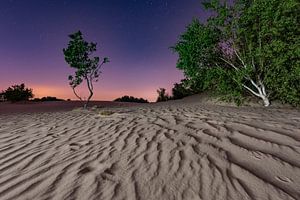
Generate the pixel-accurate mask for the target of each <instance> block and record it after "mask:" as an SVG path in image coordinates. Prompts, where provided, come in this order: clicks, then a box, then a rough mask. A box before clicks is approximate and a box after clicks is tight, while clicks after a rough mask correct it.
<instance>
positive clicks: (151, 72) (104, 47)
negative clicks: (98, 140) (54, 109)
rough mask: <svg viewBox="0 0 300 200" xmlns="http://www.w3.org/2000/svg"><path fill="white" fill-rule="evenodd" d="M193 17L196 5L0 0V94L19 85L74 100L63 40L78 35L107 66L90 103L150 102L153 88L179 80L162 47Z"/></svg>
mask: <svg viewBox="0 0 300 200" xmlns="http://www.w3.org/2000/svg"><path fill="white" fill-rule="evenodd" d="M193 17H197V18H200V19H201V20H203V21H204V20H205V19H206V18H207V16H206V14H205V13H204V12H203V10H202V8H201V1H199V0H185V1H183V0H152V1H151V0H126V1H124V0H98V1H97V0H64V1H62V0H43V1H41V0H26V1H24V0H2V1H1V6H0V25H1V28H0V91H1V90H4V89H6V88H7V87H9V86H11V85H13V84H20V83H25V85H26V86H28V87H30V88H33V93H34V94H35V97H42V96H47V95H48V96H56V97H58V98H64V99H67V98H70V99H76V98H75V97H74V95H73V93H72V91H71V89H70V87H69V85H68V80H67V77H68V75H69V74H72V73H73V69H71V68H70V67H69V66H68V65H67V64H66V63H65V61H64V56H63V52H62V49H63V48H65V47H66V46H67V43H68V40H69V38H68V34H70V33H73V32H75V31H77V30H81V31H82V33H83V36H84V38H85V40H87V41H90V42H91V41H93V42H96V43H98V46H97V47H98V48H97V49H98V50H97V53H96V54H97V55H99V56H100V57H103V56H107V57H109V58H110V60H111V62H110V63H108V64H106V65H105V66H104V68H103V70H102V75H101V78H100V80H99V82H98V83H96V84H95V95H94V97H93V100H113V99H115V98H117V97H120V96H123V95H132V96H136V97H142V98H146V99H148V100H150V101H154V100H155V99H156V96H157V94H156V89H158V88H159V87H164V88H168V89H170V88H171V87H172V86H173V84H174V83H175V82H179V81H180V80H181V79H182V78H183V74H182V72H181V71H179V70H177V69H176V60H177V55H176V54H173V53H172V52H171V50H170V49H169V47H170V46H172V45H173V44H175V42H176V41H177V38H178V36H179V35H180V34H181V33H182V32H183V31H184V28H185V26H186V25H187V24H188V23H190V22H191V20H192V18H193ZM79 94H82V95H83V96H84V95H85V91H84V90H80V92H79Z"/></svg>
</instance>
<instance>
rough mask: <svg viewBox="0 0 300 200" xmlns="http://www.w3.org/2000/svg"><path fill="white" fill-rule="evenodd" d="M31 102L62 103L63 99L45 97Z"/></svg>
mask: <svg viewBox="0 0 300 200" xmlns="http://www.w3.org/2000/svg"><path fill="white" fill-rule="evenodd" d="M32 101H36V102H39V101H41V102H43V101H64V100H63V99H58V98H56V97H50V96H47V97H42V98H34V99H33V100H32Z"/></svg>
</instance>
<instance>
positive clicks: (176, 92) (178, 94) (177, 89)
mask: <svg viewBox="0 0 300 200" xmlns="http://www.w3.org/2000/svg"><path fill="white" fill-rule="evenodd" d="M196 93H197V91H196V90H193V89H192V88H190V87H189V86H188V85H187V80H186V79H183V80H181V82H180V83H175V84H174V86H173V88H172V96H171V99H173V100H176V99H182V98H184V97H187V96H191V95H193V94H196Z"/></svg>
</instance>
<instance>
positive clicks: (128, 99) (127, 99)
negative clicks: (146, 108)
mask: <svg viewBox="0 0 300 200" xmlns="http://www.w3.org/2000/svg"><path fill="white" fill-rule="evenodd" d="M114 101H118V102H134V103H149V102H148V100H145V99H143V98H135V97H133V96H127V95H126V96H123V97H120V98H117V99H115V100H114Z"/></svg>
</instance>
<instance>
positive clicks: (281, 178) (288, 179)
mask: <svg viewBox="0 0 300 200" xmlns="http://www.w3.org/2000/svg"><path fill="white" fill-rule="evenodd" d="M276 179H277V180H278V181H280V182H284V183H292V182H293V181H292V180H291V179H290V178H288V177H280V176H276Z"/></svg>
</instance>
